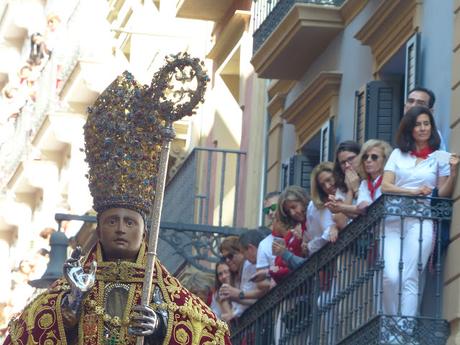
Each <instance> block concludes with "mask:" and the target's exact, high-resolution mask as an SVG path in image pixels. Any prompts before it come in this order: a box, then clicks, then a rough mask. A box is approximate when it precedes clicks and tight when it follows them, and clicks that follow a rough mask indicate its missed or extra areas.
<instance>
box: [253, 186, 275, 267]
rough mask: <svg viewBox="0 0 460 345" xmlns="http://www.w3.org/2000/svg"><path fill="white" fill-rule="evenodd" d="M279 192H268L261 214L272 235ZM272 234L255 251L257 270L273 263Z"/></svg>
mask: <svg viewBox="0 0 460 345" xmlns="http://www.w3.org/2000/svg"><path fill="white" fill-rule="evenodd" d="M279 195H280V192H270V193H268V194H267V195H266V196H265V199H264V208H263V213H264V214H265V216H266V219H267V227H268V228H269V229H270V231H272V233H273V220H274V219H275V214H276V209H277V207H278V198H279ZM272 243H273V234H269V235H268V236H267V237H265V238H264V239H263V240H262V241H261V242H260V243H259V248H258V250H257V263H256V268H257V270H263V269H267V270H268V269H269V268H270V266H273V264H274V263H275V256H274V255H273V254H272Z"/></svg>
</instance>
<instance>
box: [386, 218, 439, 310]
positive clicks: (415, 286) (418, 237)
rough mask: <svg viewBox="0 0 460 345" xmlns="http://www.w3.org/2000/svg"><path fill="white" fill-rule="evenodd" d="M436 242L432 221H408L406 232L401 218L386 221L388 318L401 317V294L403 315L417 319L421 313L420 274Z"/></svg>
mask: <svg viewBox="0 0 460 345" xmlns="http://www.w3.org/2000/svg"><path fill="white" fill-rule="evenodd" d="M420 224H422V226H420ZM401 237H403V239H401ZM420 241H421V242H420ZM432 242H433V222H432V221H431V220H424V221H423V222H422V223H421V222H420V220H419V219H417V218H406V219H404V223H403V226H402V233H401V221H400V219H399V218H398V219H397V220H395V219H394V217H392V219H391V220H390V219H388V220H387V221H386V222H385V238H384V259H385V267H384V270H383V301H382V302H383V313H384V314H385V315H397V313H398V304H399V293H400V292H401V315H404V316H415V315H416V314H417V308H418V291H419V275H421V273H422V272H423V270H424V268H425V267H426V264H427V262H428V258H429V257H430V253H431V248H432ZM420 249H421V250H420ZM401 251H402V253H401ZM400 261H402V272H400V269H399V264H400ZM419 264H421V266H419ZM400 281H401V285H400Z"/></svg>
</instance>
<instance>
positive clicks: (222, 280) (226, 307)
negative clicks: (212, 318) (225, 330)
mask: <svg viewBox="0 0 460 345" xmlns="http://www.w3.org/2000/svg"><path fill="white" fill-rule="evenodd" d="M215 275H216V278H215V285H214V289H213V292H212V296H211V309H212V311H213V312H214V314H216V316H217V317H218V318H219V319H223V315H224V316H225V315H229V314H231V311H232V305H231V302H230V301H229V300H228V299H221V298H220V296H219V290H220V288H221V287H222V285H223V284H229V285H233V281H232V280H233V277H232V274H231V272H230V267H228V265H227V263H226V262H225V261H219V262H218V263H217V264H216V269H215Z"/></svg>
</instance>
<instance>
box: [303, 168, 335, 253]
mask: <svg viewBox="0 0 460 345" xmlns="http://www.w3.org/2000/svg"><path fill="white" fill-rule="evenodd" d="M333 168H334V166H333V164H332V163H331V162H323V163H320V164H318V165H317V166H316V167H315V168H314V169H313V171H312V173H311V183H310V192H311V201H310V203H309V204H308V208H307V233H308V237H309V238H310V240H309V241H308V244H307V248H308V255H311V254H313V253H314V252H316V251H318V250H319V249H320V248H321V247H323V246H324V245H325V244H326V243H327V242H328V241H331V242H335V241H336V240H337V235H338V230H337V226H336V225H335V222H334V220H333V219H332V213H331V211H330V210H329V209H328V208H327V207H326V206H325V203H326V202H327V201H328V198H329V195H335V192H336V187H335V178H334V171H333Z"/></svg>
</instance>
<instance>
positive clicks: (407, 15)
mask: <svg viewBox="0 0 460 345" xmlns="http://www.w3.org/2000/svg"><path fill="white" fill-rule="evenodd" d="M421 6H422V5H421V0H386V1H382V2H381V4H380V6H379V7H378V8H377V10H376V11H375V13H374V14H373V15H372V16H371V17H370V18H369V19H368V21H367V22H366V24H364V25H363V27H362V28H361V30H359V31H358V33H357V34H356V35H355V38H356V39H358V40H359V41H361V43H362V44H364V45H367V46H369V47H370V48H371V50H372V54H373V55H374V59H375V61H374V62H375V63H374V72H378V71H379V70H380V68H381V67H382V66H383V65H384V64H385V63H386V62H387V61H388V60H389V59H390V58H391V57H392V56H393V55H394V54H395V53H396V52H397V51H398V50H399V49H400V48H401V47H402V46H403V45H404V43H405V42H406V41H407V40H408V39H409V38H410V36H412V35H413V34H414V33H415V32H417V30H418V27H419V25H420V16H421V13H420V12H421Z"/></svg>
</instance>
